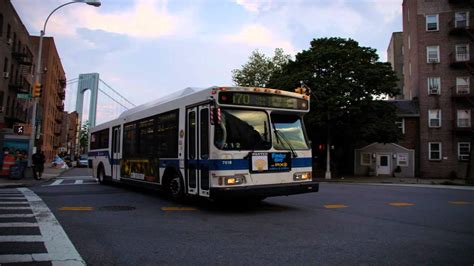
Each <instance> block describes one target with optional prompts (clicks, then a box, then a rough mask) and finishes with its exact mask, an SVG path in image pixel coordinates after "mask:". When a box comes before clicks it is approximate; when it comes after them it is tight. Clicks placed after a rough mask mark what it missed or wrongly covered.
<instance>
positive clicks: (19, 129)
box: [13, 126, 25, 135]
mask: <svg viewBox="0 0 474 266" xmlns="http://www.w3.org/2000/svg"><path fill="white" fill-rule="evenodd" d="M13 132H15V134H17V135H23V134H24V133H25V127H24V126H13Z"/></svg>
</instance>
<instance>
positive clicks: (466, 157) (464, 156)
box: [459, 154, 469, 161]
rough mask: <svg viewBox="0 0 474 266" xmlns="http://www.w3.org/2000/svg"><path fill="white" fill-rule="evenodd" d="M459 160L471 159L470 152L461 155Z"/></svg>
mask: <svg viewBox="0 0 474 266" xmlns="http://www.w3.org/2000/svg"><path fill="white" fill-rule="evenodd" d="M459 160H461V161H467V160H469V155H468V154H462V155H459Z"/></svg>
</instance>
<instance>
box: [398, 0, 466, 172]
mask: <svg viewBox="0 0 474 266" xmlns="http://www.w3.org/2000/svg"><path fill="white" fill-rule="evenodd" d="M473 11H474V6H473V4H472V1H470V0H442V1H427V0H404V1H403V48H402V52H403V70H402V74H403V77H404V80H403V87H402V97H400V98H402V99H405V100H413V101H414V102H416V103H418V108H419V149H418V150H417V151H416V152H417V153H418V155H417V157H418V158H419V171H420V172H419V175H420V176H421V177H423V178H437V177H444V178H446V177H454V176H456V177H459V178H465V177H467V176H469V174H468V171H469V172H471V173H472V168H473V167H474V165H471V166H470V164H472V163H470V161H471V160H470V159H469V158H470V156H469V155H470V154H471V148H472V145H473V144H472V142H473V140H474V139H473V135H474V134H473V127H472V110H473V107H474V88H472V85H471V84H472V83H473V76H474V51H473V50H474V23H473V18H474V12H473Z"/></svg>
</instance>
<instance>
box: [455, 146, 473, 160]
mask: <svg viewBox="0 0 474 266" xmlns="http://www.w3.org/2000/svg"><path fill="white" fill-rule="evenodd" d="M470 154H471V143H469V142H458V160H460V161H467V160H469V155H470Z"/></svg>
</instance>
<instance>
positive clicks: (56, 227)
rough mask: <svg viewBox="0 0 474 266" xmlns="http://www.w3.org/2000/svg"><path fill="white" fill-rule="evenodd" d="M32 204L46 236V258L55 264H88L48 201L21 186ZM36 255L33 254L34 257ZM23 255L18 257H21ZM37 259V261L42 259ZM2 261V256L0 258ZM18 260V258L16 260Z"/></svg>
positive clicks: (41, 229)
mask: <svg viewBox="0 0 474 266" xmlns="http://www.w3.org/2000/svg"><path fill="white" fill-rule="evenodd" d="M19 190H20V191H21V192H23V194H24V195H25V197H26V198H27V199H28V201H29V202H30V204H31V209H32V211H33V213H35V216H36V220H37V223H38V225H39V228H40V231H41V234H42V235H43V236H44V237H45V239H44V241H43V242H44V246H45V247H46V250H47V251H48V254H46V255H47V256H46V257H45V258H47V260H48V261H51V263H52V264H53V265H65V264H66V263H67V265H86V263H85V261H84V260H83V259H82V257H81V255H80V254H79V253H78V252H77V250H76V248H75V247H74V244H73V243H72V242H71V240H70V239H69V237H68V236H67V234H66V232H65V231H64V229H63V228H62V227H61V224H60V223H59V221H58V220H57V219H56V217H55V216H54V214H53V213H52V212H51V210H50V209H49V208H48V206H47V205H46V203H44V202H43V200H41V198H40V197H38V195H36V194H35V193H34V192H33V191H31V190H30V189H28V188H19ZM34 255H35V254H33V255H31V256H33V258H34ZM21 258H23V257H17V258H16V259H21ZM40 259H41V257H40V258H39V259H35V261H40ZM0 262H1V258H0ZM16 262H18V260H17V261H16Z"/></svg>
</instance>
